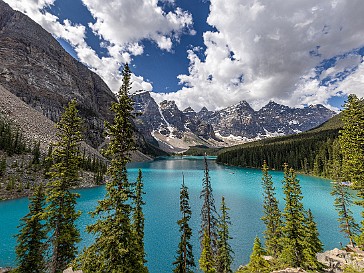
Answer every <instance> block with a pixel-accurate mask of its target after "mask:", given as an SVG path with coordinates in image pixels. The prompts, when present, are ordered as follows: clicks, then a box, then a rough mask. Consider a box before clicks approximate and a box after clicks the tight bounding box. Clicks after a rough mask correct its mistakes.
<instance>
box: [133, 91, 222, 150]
mask: <svg viewBox="0 0 364 273" xmlns="http://www.w3.org/2000/svg"><path fill="white" fill-rule="evenodd" d="M132 98H133V100H134V102H135V104H134V110H135V113H137V115H136V118H135V120H134V123H135V125H136V127H137V129H138V131H139V132H141V133H142V134H143V135H144V137H145V138H146V139H147V140H148V141H153V140H154V141H155V139H154V137H153V134H154V132H159V133H160V134H162V135H164V136H173V137H176V138H179V139H181V138H183V136H184V133H185V132H192V133H193V134H195V135H196V136H198V137H202V138H204V139H209V138H214V137H215V134H214V131H213V128H212V126H211V125H210V124H207V123H206V122H205V121H203V120H201V119H200V118H198V116H197V114H196V112H195V111H194V110H193V109H192V108H190V107H189V108H187V109H185V110H184V111H181V110H179V109H178V107H177V105H176V104H175V102H174V101H166V100H165V101H163V102H161V103H160V105H159V106H158V104H157V103H156V102H155V101H154V99H153V98H152V97H151V95H150V93H149V92H139V93H136V94H133V95H132ZM153 144H154V143H153Z"/></svg>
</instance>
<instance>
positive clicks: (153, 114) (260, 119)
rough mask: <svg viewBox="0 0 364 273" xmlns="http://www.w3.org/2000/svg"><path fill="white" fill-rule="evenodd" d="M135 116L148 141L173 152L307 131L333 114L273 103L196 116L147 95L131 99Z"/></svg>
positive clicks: (314, 107)
mask: <svg viewBox="0 0 364 273" xmlns="http://www.w3.org/2000/svg"><path fill="white" fill-rule="evenodd" d="M132 98H133V100H134V102H135V105H134V108H135V112H136V113H137V117H136V119H135V124H136V127H137V129H138V130H139V131H140V132H141V133H142V134H143V135H144V136H145V138H146V139H148V141H151V142H152V143H154V144H156V143H158V145H159V146H161V148H164V149H165V150H168V151H171V152H173V151H174V152H175V151H179V150H183V149H186V148H188V147H189V146H194V145H206V146H211V147H219V146H229V145H233V144H238V143H242V142H247V141H251V140H256V139H260V138H266V137H272V136H281V135H289V134H295V133H299V132H303V131H307V130H309V129H312V128H314V127H317V126H318V125H320V124H322V123H323V122H325V121H327V120H328V119H330V118H331V117H333V116H334V115H335V114H336V113H335V112H333V111H331V110H329V109H327V108H326V107H324V106H323V105H311V106H308V107H304V108H290V107H288V106H284V105H280V104H278V103H275V102H273V101H271V102H269V103H268V104H267V105H265V106H264V107H263V108H261V109H260V110H258V111H255V110H254V109H253V108H252V107H251V106H250V105H249V103H247V102H246V101H241V102H239V103H238V104H236V105H232V106H230V107H227V108H224V109H221V110H218V111H209V110H208V109H207V108H206V107H203V108H202V109H201V110H200V111H199V112H196V111H194V110H193V109H192V108H191V107H188V108H186V109H184V110H183V111H181V110H180V109H179V108H178V107H177V105H176V103H175V102H174V101H166V100H165V101H162V102H161V103H160V104H159V105H158V104H157V103H156V102H155V100H154V99H153V97H152V96H151V94H150V93H149V92H146V91H141V92H138V93H135V94H133V95H132Z"/></svg>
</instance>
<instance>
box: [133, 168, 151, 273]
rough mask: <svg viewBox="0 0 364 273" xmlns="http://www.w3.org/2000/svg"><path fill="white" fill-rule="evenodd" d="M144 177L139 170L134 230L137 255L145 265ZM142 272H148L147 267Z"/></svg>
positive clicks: (136, 186)
mask: <svg viewBox="0 0 364 273" xmlns="http://www.w3.org/2000/svg"><path fill="white" fill-rule="evenodd" d="M143 194H145V192H144V191H143V175H142V170H141V169H139V170H138V178H137V182H136V185H135V199H134V213H133V228H134V232H135V239H136V247H137V248H138V251H137V255H138V256H139V258H138V259H139V260H140V263H142V264H145V263H146V262H147V261H146V259H145V250H144V213H143V206H144V205H145V202H144V201H143ZM142 272H148V269H147V268H146V267H145V268H144V269H143V271H141V273H142Z"/></svg>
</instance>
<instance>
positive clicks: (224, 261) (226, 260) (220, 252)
mask: <svg viewBox="0 0 364 273" xmlns="http://www.w3.org/2000/svg"><path fill="white" fill-rule="evenodd" d="M229 210H230V209H229V208H228V207H227V206H226V204H225V197H224V196H223V197H222V198H221V207H220V211H221V215H220V217H219V221H218V226H217V259H216V269H217V272H218V273H232V272H233V271H232V270H231V264H232V262H233V254H234V251H233V250H232V248H231V246H230V243H229V240H230V239H232V238H231V237H230V234H229V225H231V222H230V216H229V213H228V211H229Z"/></svg>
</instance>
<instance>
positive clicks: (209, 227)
mask: <svg viewBox="0 0 364 273" xmlns="http://www.w3.org/2000/svg"><path fill="white" fill-rule="evenodd" d="M204 166H205V168H204V178H203V180H202V191H201V194H200V198H201V199H203V204H202V208H201V230H200V233H201V236H202V237H201V239H203V236H204V233H205V232H206V233H207V236H208V237H209V238H210V243H211V249H212V254H213V255H214V256H216V239H217V232H216V227H217V212H216V207H215V200H214V196H213V194H212V187H211V178H210V175H209V168H208V164H207V158H206V157H204Z"/></svg>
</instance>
